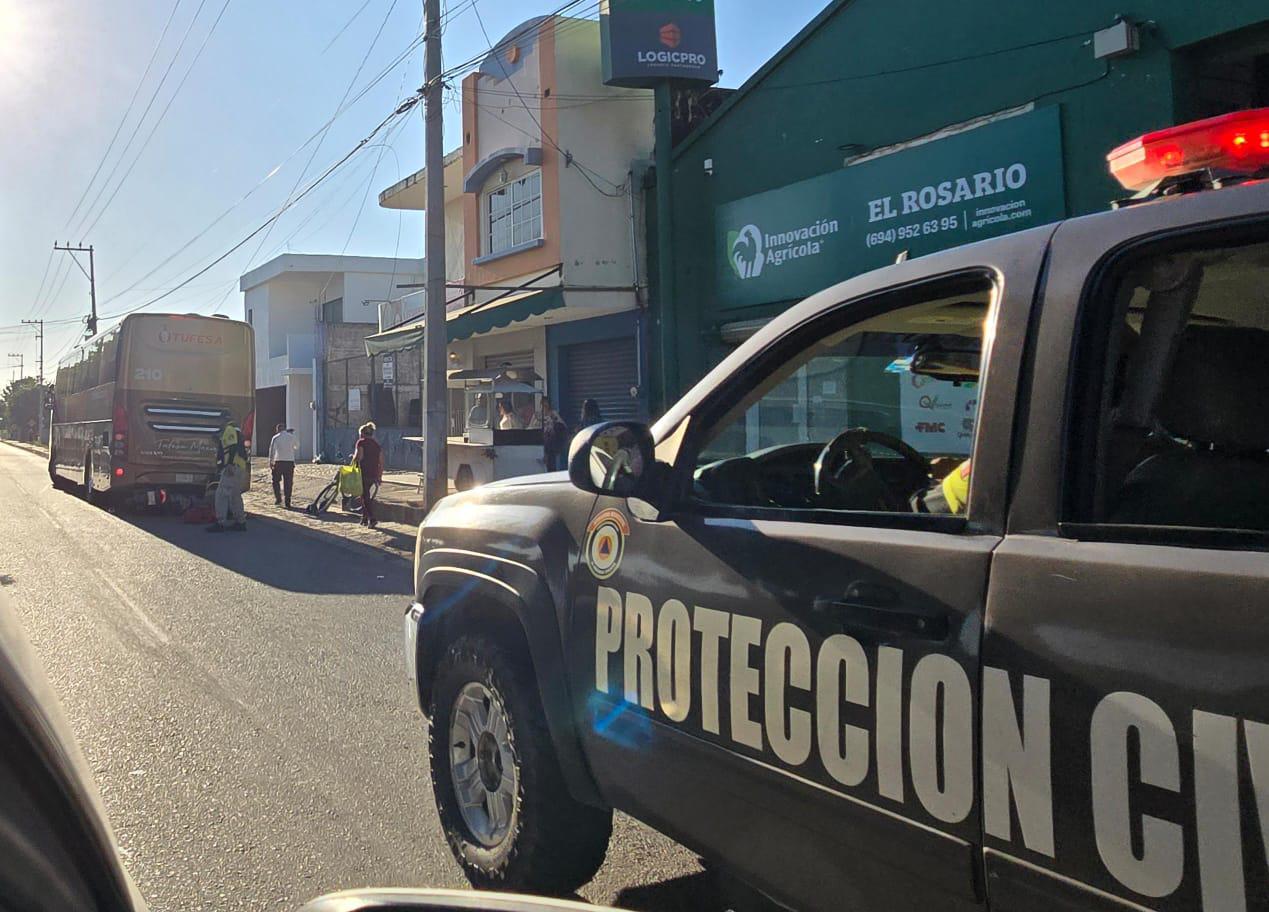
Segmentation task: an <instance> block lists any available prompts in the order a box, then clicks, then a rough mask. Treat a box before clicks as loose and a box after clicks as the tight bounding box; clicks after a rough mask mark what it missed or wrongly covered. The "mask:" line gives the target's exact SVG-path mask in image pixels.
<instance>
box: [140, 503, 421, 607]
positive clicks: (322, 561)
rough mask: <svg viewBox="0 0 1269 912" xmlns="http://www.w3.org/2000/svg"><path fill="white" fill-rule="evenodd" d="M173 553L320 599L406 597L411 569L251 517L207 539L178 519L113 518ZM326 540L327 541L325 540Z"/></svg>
mask: <svg viewBox="0 0 1269 912" xmlns="http://www.w3.org/2000/svg"><path fill="white" fill-rule="evenodd" d="M116 518H117V519H118V520H119V521H120V522H126V523H128V524H129V525H131V526H134V527H135V528H137V529H141V530H142V531H144V532H146V533H148V534H150V535H153V536H154V537H155V538H158V539H161V540H162V541H165V542H167V543H168V544H170V545H173V546H174V547H177V548H180V549H181V550H183V551H187V552H189V553H190V554H194V555H196V556H198V557H201V558H202V559H203V560H206V561H210V562H211V563H213V564H218V565H220V566H222V567H224V568H225V569H226V570H229V571H232V572H233V573H237V574H240V575H241V576H245V577H248V578H249V579H253V580H255V581H257V582H259V583H263V584H264V585H266V586H272V587H273V588H275V589H285V590H287V591H290V592H307V593H314V594H319V595H327V594H328V595H367V594H393V595H409V594H410V593H411V592H413V591H414V585H413V581H412V580H411V578H410V576H411V571H410V565H409V564H408V563H407V562H405V561H402V560H401V559H400V558H398V557H395V556H391V555H388V554H384V553H383V552H381V551H378V550H376V549H374V548H370V547H367V546H365V545H361V544H357V543H355V542H350V541H348V540H347V539H346V538H343V537H342V536H339V535H337V534H335V533H331V534H330V535H329V536H327V535H324V534H323V533H321V532H316V533H313V532H309V533H308V534H300V533H297V532H296V531H295V526H294V525H293V524H291V523H288V522H284V521H282V520H277V519H271V518H269V517H267V516H260V515H252V516H251V517H250V520H249V523H248V525H249V528H248V531H246V532H225V533H223V534H221V535H210V534H208V533H207V532H206V531H204V527H203V526H202V525H192V524H189V523H184V522H182V521H181V519H180V517H179V516H158V515H146V514H129V513H120V514H118V515H117V516H116ZM327 539H329V540H327Z"/></svg>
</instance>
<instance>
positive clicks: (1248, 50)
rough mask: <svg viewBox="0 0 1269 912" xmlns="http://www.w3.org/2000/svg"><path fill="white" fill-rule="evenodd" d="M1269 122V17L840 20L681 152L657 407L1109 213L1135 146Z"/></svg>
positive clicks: (1003, 6)
mask: <svg viewBox="0 0 1269 912" xmlns="http://www.w3.org/2000/svg"><path fill="white" fill-rule="evenodd" d="M776 8H778V4H773V9H776ZM722 14H724V15H725V14H726V11H725V9H724V10H723V11H722ZM775 14H776V13H774V12H771V13H768V12H765V11H764V12H763V15H764V16H765V15H775ZM1118 17H1123V20H1124V21H1125V22H1126V23H1127V25H1126V26H1125V25H1116V23H1117V21H1118ZM755 27H761V24H760V23H755ZM1107 29H1109V30H1110V31H1104V30H1107ZM1265 105H1269V3H1266V2H1265V0H1208V2H1202V3H1199V2H1185V0H1134V2H1129V3H1119V2H1116V3H1109V2H1105V0H1076V2H1073V3H1057V4H1052V3H1036V2H1024V3H1018V2H1003V0H963V2H960V3H946V2H939V0H902V2H894V0H834V2H832V3H831V4H830V5H829V6H828V7H827V8H826V9H825V10H824V11H823V12H822V13H821V14H820V15H819V16H817V17H816V18H815V19H814V20H813V21H812V22H811V23H809V24H808V25H807V26H806V27H805V28H804V29H803V30H802V31H801V32H800V33H799V34H798V35H797V36H796V37H795V38H794V39H793V41H791V42H790V43H789V44H788V45H787V46H786V47H785V48H784V49H782V50H781V51H780V52H779V53H778V54H777V55H776V56H775V57H774V58H773V59H772V60H771V61H769V62H768V63H767V64H766V65H765V66H764V67H763V68H762V69H760V70H759V71H758V72H757V73H756V74H755V75H754V76H753V77H752V78H751V79H750V80H749V81H748V82H746V83H745V84H744V85H743V86H742V87H741V88H740V89H739V91H737V92H736V93H735V94H734V95H732V96H731V97H730V98H728V99H727V101H726V102H725V103H724V104H723V105H722V106H721V107H720V108H719V110H718V111H716V112H715V113H714V114H713V115H712V116H711V117H710V118H709V119H708V120H706V121H705V122H704V123H703V124H701V125H700V127H698V128H697V129H696V130H695V131H693V132H692V133H691V134H690V135H689V136H688V137H687V138H686V139H684V140H683V141H682V142H681V143H680V144H679V145H678V146H677V147H676V148H675V150H674V167H673V172H672V184H671V192H672V199H673V205H672V207H671V210H670V216H671V217H670V219H669V222H670V230H671V231H672V249H673V251H674V260H673V263H672V269H671V275H672V276H673V285H672V287H671V288H669V289H666V290H664V291H665V293H663V289H660V288H657V287H655V286H654V289H653V292H654V293H653V302H654V312H653V317H654V319H653V321H652V325H651V328H650V331H651V335H652V338H651V339H650V340H649V341H650V342H651V344H650V346H649V351H650V360H651V364H650V367H651V370H650V377H651V379H652V380H653V383H654V389H653V390H652V395H653V402H654V403H660V405H661V407H664V405H665V404H666V403H669V402H673V401H674V399H676V398H677V397H678V396H679V395H680V394H682V393H683V392H684V391H686V390H687V389H688V388H689V387H690V386H691V385H692V384H693V383H694V382H696V381H697V380H698V379H700V377H702V376H703V375H704V374H705V373H706V372H707V371H708V370H709V369H710V368H711V367H713V366H714V365H715V364H717V363H718V362H719V361H720V360H721V359H722V358H723V357H724V356H725V355H726V354H727V353H728V352H729V351H730V350H731V349H732V348H734V347H735V345H737V344H739V342H740V341H742V340H743V339H744V338H745V337H746V336H747V335H748V334H750V333H752V332H753V331H754V330H755V329H756V328H757V327H758V326H760V325H761V323H762V322H764V321H765V320H768V319H770V318H771V317H772V316H774V315H775V314H777V313H779V312H780V311H782V310H784V309H785V308H787V307H788V306H789V305H790V304H792V303H794V302H795V301H797V300H799V299H801V298H802V297H805V296H806V295H807V294H810V293H813V292H814V291H816V290H818V289H820V288H823V287H825V286H827V285H830V284H832V283H834V282H838V281H841V280H843V279H846V278H849V277H850V276H852V275H855V274H857V273H859V272H862V271H865V270H868V269H872V268H876V267H878V266H883V265H886V264H887V263H891V262H893V261H894V260H895V257H896V256H898V255H900V253H904V252H906V254H907V255H908V256H919V255H921V254H923V253H928V252H930V251H932V250H935V249H940V248H942V247H948V246H956V245H959V244H963V243H967V242H970V241H974V240H978V239H981V238H985V237H991V236H993V235H998V234H1001V233H1004V232H1007V231H1013V230H1018V229H1021V228H1025V227H1030V226H1032V225H1037V224H1044V223H1046V222H1051V221H1054V220H1057V219H1060V218H1064V217H1068V216H1072V215H1080V214H1084V213H1088V212H1094V211H1099V210H1102V209H1104V208H1106V206H1107V205H1108V203H1109V202H1110V201H1111V200H1113V199H1115V198H1117V197H1122V196H1124V195H1125V194H1124V192H1123V191H1122V189H1121V188H1119V187H1118V185H1117V184H1115V183H1114V181H1113V180H1111V178H1110V176H1109V173H1108V172H1107V169H1106V153H1107V152H1109V151H1110V150H1111V149H1112V148H1114V147H1115V146H1117V145H1119V144H1120V143H1122V142H1124V141H1126V140H1129V139H1131V138H1133V137H1134V136H1137V135H1139V134H1141V133H1144V132H1147V131H1149V130H1153V129H1158V128H1161V127H1165V126H1168V125H1171V124H1175V123H1180V122H1185V121H1188V120H1193V119H1197V118H1200V117H1208V116H1213V115H1216V114H1221V113H1225V112H1228V111H1231V110H1236V109H1241V108H1248V107H1257V106H1265ZM649 196H651V194H649ZM650 215H651V216H652V217H651V218H650V219H649V225H650V227H651V230H652V231H655V230H656V228H655V226H656V224H657V222H659V221H660V213H650ZM649 249H651V250H655V244H654V243H650V244H649ZM651 272H652V274H653V275H656V270H655V269H653V270H651Z"/></svg>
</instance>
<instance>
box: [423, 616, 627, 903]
mask: <svg viewBox="0 0 1269 912" xmlns="http://www.w3.org/2000/svg"><path fill="white" fill-rule="evenodd" d="M526 666H527V662H521V661H517V660H516V657H515V656H514V655H513V654H512V653H511V652H509V651H508V650H507V649H506V648H504V647H503V646H501V645H500V644H498V643H495V642H494V641H493V640H490V639H488V638H485V637H481V636H463V637H460V638H458V639H457V640H455V641H454V643H452V644H451V645H450V647H449V649H448V651H447V652H446V654H445V656H444V657H443V658H442V659H441V661H440V663H439V665H438V666H437V669H436V678H435V683H434V686H433V688H432V700H431V706H430V707H429V712H428V719H429V731H428V751H429V755H430V758H431V771H432V792H433V794H434V795H435V796H436V807H437V810H438V812H439V814H440V819H441V826H442V827H443V828H444V831H445V838H446V839H447V840H448V841H449V845H450V848H451V849H452V850H453V852H454V857H455V858H456V859H457V860H458V863H459V864H460V865H461V866H462V868H463V872H464V873H465V874H466V875H467V879H468V880H469V881H471V883H472V885H473V886H475V887H478V888H483V889H495V890H514V891H521V892H533V893H547V894H565V893H570V892H572V891H573V890H576V889H577V888H578V887H580V886H581V885H582V884H584V883H586V882H587V881H589V880H590V879H591V878H592V877H593V876H594V875H595V872H596V871H598V870H599V866H600V865H601V864H603V861H604V853H605V852H606V851H607V848H608V839H609V836H610V835H611V834H612V811H611V810H607V809H603V810H601V809H599V808H595V807H591V806H589V805H585V804H582V803H580V802H578V801H576V800H575V799H574V798H573V797H572V795H571V794H569V791H568V787H567V785H566V784H565V781H564V775H563V773H562V772H561V771H560V767H559V762H558V760H557V759H556V756H555V749H554V747H553V746H552V744H551V738H550V733H549V732H548V731H547V727H546V720H545V717H544V714H543V711H542V707H541V703H540V701H539V699H538V696H537V687H536V685H535V683H534V681H533V680H532V677H531V676H530V674H529V672H528V669H527V667H526Z"/></svg>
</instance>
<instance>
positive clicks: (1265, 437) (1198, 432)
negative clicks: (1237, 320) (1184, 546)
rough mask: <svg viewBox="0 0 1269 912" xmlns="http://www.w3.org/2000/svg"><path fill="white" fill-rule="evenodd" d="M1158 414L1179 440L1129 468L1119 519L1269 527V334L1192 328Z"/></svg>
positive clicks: (1234, 328) (1180, 348) (1113, 515)
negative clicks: (1131, 468) (1130, 469)
mask: <svg viewBox="0 0 1269 912" xmlns="http://www.w3.org/2000/svg"><path fill="white" fill-rule="evenodd" d="M1155 418H1156V422H1157V424H1158V425H1159V426H1160V427H1162V428H1163V429H1164V430H1165V431H1166V432H1167V434H1168V435H1170V436H1171V437H1173V438H1175V444H1174V445H1172V446H1168V447H1167V448H1166V449H1164V450H1163V451H1162V452H1157V453H1154V454H1152V455H1150V456H1148V457H1147V458H1145V459H1144V460H1142V461H1141V462H1140V463H1139V464H1138V465H1137V466H1136V467H1135V468H1134V469H1133V470H1132V471H1131V472H1129V473H1128V476H1127V478H1126V479H1125V481H1124V484H1123V487H1122V489H1121V491H1120V494H1119V497H1118V498H1117V502H1116V503H1115V505H1114V508H1113V509H1112V511H1111V516H1110V521H1111V522H1115V523H1134V524H1135V523H1145V524H1150V525H1172V526H1198V527H1226V528H1228V527H1230V526H1231V524H1232V525H1233V526H1234V527H1236V528H1241V529H1252V530H1258V531H1269V332H1266V331H1265V330H1261V329H1253V328H1249V327H1242V326H1218V325H1195V324H1191V325H1189V326H1188V327H1187V328H1186V329H1185V331H1184V334H1183V336H1182V339H1181V342H1180V345H1179V346H1178V348H1177V353H1176V357H1175V359H1174V361H1173V364H1172V369H1171V370H1170V371H1169V372H1168V374H1167V382H1166V385H1165V387H1164V390H1163V394H1162V396H1161V397H1160V400H1159V403H1158V408H1157V410H1156V414H1155Z"/></svg>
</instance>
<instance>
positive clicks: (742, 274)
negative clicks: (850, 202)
mask: <svg viewBox="0 0 1269 912" xmlns="http://www.w3.org/2000/svg"><path fill="white" fill-rule="evenodd" d="M838 227H839V226H838V223H837V219H819V220H818V221H815V222H812V223H810V224H809V225H802V226H800V227H797V228H790V229H789V230H787V231H777V232H775V233H773V234H763V232H762V229H760V228H759V227H758V226H757V225H753V224H749V225H746V226H745V227H743V228H741V229H740V230H739V231H729V232H727V257H728V261H729V262H730V263H731V268H732V270H733V271H734V272H735V273H736V275H737V276H738V277H739V278H742V279H755V278H757V277H758V276H760V275H762V270H763V267H764V266H768V267H772V266H783V265H784V264H785V263H787V262H789V261H790V260H799V259H802V258H803V257H813V256H818V255H819V254H821V253H823V252H824V239H825V238H827V237H828V236H829V235H831V234H836V233H837V231H838Z"/></svg>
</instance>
